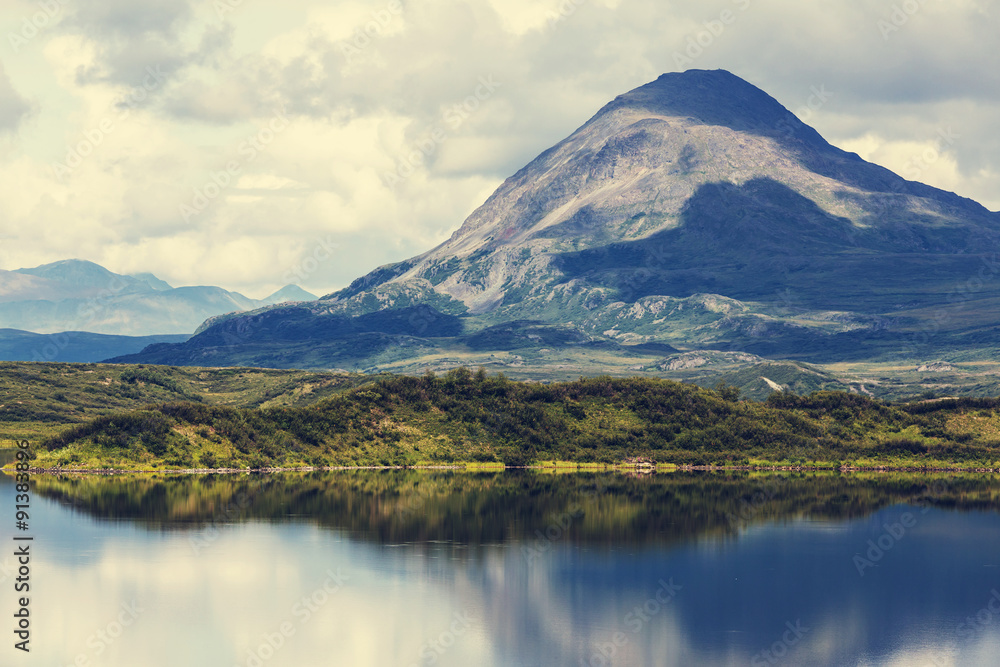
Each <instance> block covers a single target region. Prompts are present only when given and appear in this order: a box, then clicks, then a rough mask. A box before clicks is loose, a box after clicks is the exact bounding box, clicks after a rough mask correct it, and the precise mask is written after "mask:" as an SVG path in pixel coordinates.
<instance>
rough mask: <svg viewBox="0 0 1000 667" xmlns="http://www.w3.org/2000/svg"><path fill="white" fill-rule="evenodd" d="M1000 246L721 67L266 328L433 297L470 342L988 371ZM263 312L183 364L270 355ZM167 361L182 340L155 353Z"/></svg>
mask: <svg viewBox="0 0 1000 667" xmlns="http://www.w3.org/2000/svg"><path fill="white" fill-rule="evenodd" d="M998 242H1000V214H998V213H993V212H990V211H988V210H987V209H986V208H984V207H982V206H981V205H979V204H977V203H976V202H974V201H972V200H969V199H965V198H963V197H960V196H958V195H956V194H953V193H950V192H945V191H942V190H939V189H936V188H933V187H930V186H927V185H924V184H921V183H916V182H912V181H907V180H905V179H903V178H901V177H899V176H897V175H896V174H894V173H892V172H891V171H889V170H887V169H885V168H883V167H879V166H877V165H874V164H870V163H868V162H865V161H864V160H862V159H861V158H860V157H859V156H857V155H856V154H853V153H848V152H845V151H843V150H841V149H839V148H836V147H835V146H832V145H830V144H829V143H828V142H827V141H826V140H824V139H823V138H822V137H821V136H820V135H819V134H818V133H817V132H816V131H815V130H813V129H812V128H810V127H809V126H807V125H805V124H804V123H803V122H802V121H800V120H799V119H798V118H796V117H795V116H794V115H793V114H792V113H790V112H789V111H788V110H787V109H785V108H784V107H783V106H782V105H781V104H780V103H779V102H777V101H776V100H775V99H774V98H772V97H771V96H769V95H767V94H766V93H765V92H763V91H761V90H760V89H758V88H756V87H754V86H753V85H751V84H750V83H748V82H746V81H744V80H742V79H740V78H739V77H736V76H735V75H733V74H730V73H729V72H725V71H701V70H692V71H688V72H684V73H675V74H665V75H663V76H661V77H659V78H658V79H657V80H656V81H653V82H651V83H649V84H647V85H644V86H642V87H640V88H637V89H635V90H633V91H631V92H628V93H626V94H624V95H621V96H619V97H617V98H616V99H615V100H613V101H612V102H610V103H609V104H607V105H606V106H605V107H604V108H602V109H600V110H599V111H598V112H597V114H596V115H595V116H594V117H593V118H591V119H590V120H589V121H587V122H586V123H585V124H584V125H583V126H582V127H580V128H579V129H577V130H576V131H575V132H573V133H572V134H571V135H570V136H569V137H567V138H566V139H565V140H563V141H562V142H560V143H558V144H556V145H555V146H553V147H552V148H550V149H548V150H546V151H544V152H543V153H541V154H540V155H539V156H538V157H537V158H535V159H534V160H533V161H531V162H530V163H529V164H528V165H527V166H525V167H524V168H523V169H521V170H520V171H518V172H517V173H516V174H514V175H513V176H511V177H510V178H508V179H507V180H506V181H505V182H504V183H503V184H502V185H501V186H500V187H499V188H498V189H497V190H496V192H494V193H493V194H492V195H491V196H490V197H489V199H487V201H486V202H485V203H484V204H483V205H482V206H480V207H479V208H478V209H477V210H476V211H474V212H473V213H472V215H470V216H469V218H468V219H467V220H466V221H465V222H464V223H463V224H462V225H461V226H460V227H459V228H458V229H457V230H456V231H455V233H454V234H452V236H451V237H450V238H449V239H448V240H447V241H445V242H444V243H443V244H441V245H440V246H438V247H436V248H434V249H432V250H430V251H428V252H426V253H424V254H422V255H419V256H417V257H414V258H412V259H410V260H406V261H403V262H399V263H396V264H390V265H386V266H383V267H379V268H378V269H376V270H374V271H372V272H371V273H369V274H368V275H366V276H363V277H361V278H359V279H358V280H356V281H354V282H353V283H352V284H351V285H349V286H348V287H346V288H344V289H342V290H340V291H338V292H335V293H333V294H330V295H327V296H325V297H323V298H322V299H320V300H318V301H316V302H314V303H311V304H305V305H297V306H294V307H287V308H284V309H279V310H277V311H275V310H273V309H272V310H269V311H268V315H267V320H268V322H273V321H275V320H280V319H282V318H288V319H289V320H290V321H295V322H297V323H301V322H302V321H304V320H307V319H310V318H313V319H315V320H316V322H317V326H316V327H315V331H316V335H317V337H316V338H315V339H314V340H315V343H316V344H317V345H320V344H323V345H327V344H332V343H331V341H334V340H336V337H335V336H328V335H326V334H324V333H322V332H323V327H322V326H320V325H319V323H322V322H324V321H326V320H327V319H328V318H337V317H344V316H347V317H362V316H365V315H368V314H370V313H373V312H378V311H381V310H385V309H407V308H413V307H416V306H418V305H423V306H426V307H428V308H433V309H434V312H435V313H437V315H435V316H434V317H445V316H447V317H453V316H457V317H459V318H460V321H461V322H462V323H463V326H464V327H465V331H466V333H468V334H472V333H474V332H476V331H478V330H480V329H483V328H485V327H495V326H499V325H503V324H505V323H512V322H533V323H536V324H538V325H544V326H559V327H566V328H570V329H573V330H575V331H576V332H577V335H579V336H581V337H583V338H585V339H588V340H590V341H591V342H592V343H596V342H600V341H602V340H603V341H606V342H614V343H615V344H616V345H617V346H623V347H628V346H630V345H650V344H660V345H668V346H674V347H676V348H678V349H680V350H698V349H718V350H731V351H740V352H746V353H753V354H755V355H760V356H762V357H776V358H790V359H797V360H801V361H809V362H811V363H826V362H832V361H851V362H860V361H879V360H881V361H886V360H889V359H895V360H900V359H922V358H925V357H927V356H928V355H941V354H964V355H966V357H965V358H967V359H968V358H971V357H969V355H970V354H971V355H973V356H975V355H979V357H982V358H984V359H988V358H991V356H990V355H991V354H992V350H993V349H994V348H996V347H1000V344H998V343H1000V339H998V337H997V336H996V322H997V320H998V319H1000V308H998V306H1000V280H998V276H997V273H998V272H1000V263H998V262H997V261H996V256H995V254H994V253H993V252H990V249H993V248H996V247H997V244H998ZM256 317H258V315H257V314H247V315H245V316H237V317H235V318H226V319H225V321H214V322H207V323H206V325H205V326H203V327H202V329H201V333H200V334H199V335H198V336H195V337H193V338H192V339H191V340H189V341H187V342H186V343H184V346H183V349H184V350H186V351H187V352H185V355H182V356H185V357H186V355H189V353H190V351H191V350H192V349H195V348H197V347H198V346H199V345H202V344H205V345H210V346H211V345H213V344H212V343H211V341H212V338H211V337H210V335H211V333H212V327H213V326H223V325H225V326H227V327H236V328H240V327H242V329H241V330H242V334H241V336H242V337H241V339H240V342H239V343H238V344H237V345H235V346H231V347H230V349H229V350H228V351H222V352H221V356H220V357H216V358H215V361H216V362H217V363H225V362H226V359H236V358H238V359H239V362H240V363H242V364H249V365H252V364H256V363H265V359H266V363H275V360H274V358H273V356H268V354H266V353H262V355H261V356H258V355H257V353H256V352H255V346H256V345H258V344H260V343H263V342H265V341H264V340H263V338H260V337H258V336H257V334H255V328H254V326H255V325H254V322H255V319H254V318H256ZM330 321H333V320H332V319H331V320H330ZM269 326H271V325H269ZM296 326H297V327H298V326H300V324H297V325H296ZM202 336H204V338H202ZM300 342H301V341H300ZM429 347H431V348H434V350H435V351H434V352H429V351H428V350H427V346H424V347H422V346H421V345H415V344H411V345H410V349H411V350H412V351H414V353H416V354H424V355H426V359H427V360H428V363H430V362H431V361H432V360H433V358H434V357H435V355H437V356H440V355H441V354H445V353H447V354H451V355H456V356H460V355H461V354H463V353H464V354H466V357H465V358H467V359H469V358H471V357H469V356H468V354H469V353H472V352H481V350H475V349H473V348H470V347H469V346H468V345H467V341H463V340H460V339H459V338H455V339H454V340H452V341H451V342H450V343H448V344H447V345H445V347H444V348H442V343H441V342H440V341H438V342H436V343H434V344H433V345H430V346H429ZM612 347H614V346H612ZM170 349H177V350H178V351H179V350H180V349H182V348H165V347H162V346H161V347H159V348H158V350H159V352H158V358H160V359H169V358H170V353H169V350H170ZM545 349H549V348H548V347H546V348H545ZM609 349H610V348H609ZM550 352H552V351H551V350H550ZM637 352H638V351H637ZM559 353H560V352H559V351H558V350H557V351H555V352H552V354H553V355H558V354H559ZM550 356H551V355H550ZM663 356H664V355H660V357H663ZM143 358H144V356H143V355H142V354H140V355H136V356H134V357H132V359H135V360H142V359H143ZM178 358H180V357H178ZM932 358H936V356H932ZM477 359H478V360H482V356H481V355H480V356H479V357H477ZM369 361H371V360H366V359H365V358H364V355H363V354H358V355H355V358H354V361H353V362H352V366H350V367H353V368H363V367H365V366H367V365H368V363H369ZM550 361H551V360H550ZM281 363H285V364H292V365H296V364H308V363H313V361H312V360H310V359H309V358H308V356H304V355H302V354H299V355H295V354H292V355H288V356H286V357H285V358H284V359H282V360H281ZM608 363H609V364H611V365H612V366H613V365H614V364H613V363H612V362H611V360H608ZM652 363H653V362H652V361H650V364H652ZM569 366H570V367H571V368H573V369H575V367H574V366H573V363H570V364H569ZM379 367H380V368H385V367H386V366H385V365H379ZM629 368H631V366H629ZM643 368H645V366H643Z"/></svg>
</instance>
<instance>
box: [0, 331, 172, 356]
mask: <svg viewBox="0 0 1000 667" xmlns="http://www.w3.org/2000/svg"><path fill="white" fill-rule="evenodd" d="M187 338H188V335H187V334H179V335H166V336H109V335H105V334H95V333H88V332H86V331H64V332H61V333H57V334H37V333H32V332H30V331H19V330H17V329H0V360H3V361H60V362H62V361H65V362H76V363H84V362H96V361H100V360H101V359H107V358H108V357H112V356H116V355H122V354H134V353H136V352H139V351H140V350H142V349H144V348H146V347H148V346H150V345H155V344H158V343H181V342H183V341H185V340H187Z"/></svg>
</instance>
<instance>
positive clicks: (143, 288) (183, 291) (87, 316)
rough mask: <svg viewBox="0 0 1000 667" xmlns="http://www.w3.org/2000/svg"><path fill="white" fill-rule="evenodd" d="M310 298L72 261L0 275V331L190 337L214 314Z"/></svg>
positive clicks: (292, 291)
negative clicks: (183, 283) (173, 281)
mask: <svg viewBox="0 0 1000 667" xmlns="http://www.w3.org/2000/svg"><path fill="white" fill-rule="evenodd" d="M315 299H316V296H315V295H313V294H310V293H309V292H306V291H305V290H303V289H301V288H299V287H297V286H295V285H288V286H286V287H284V288H282V289H281V290H279V291H277V292H275V293H274V294H272V295H271V296H269V297H267V298H266V299H251V298H248V297H245V296H243V295H242V294H240V293H238V292H230V291H228V290H224V289H222V288H221V287H172V286H170V285H169V284H168V283H166V282H165V281H163V280H160V279H159V278H157V277H156V276H154V275H153V274H151V273H142V274H136V275H121V274H117V273H113V272H111V271H109V270H107V269H105V268H104V267H102V266H100V265H98V264H94V263H93V262H87V261H83V260H78V259H71V260H65V261H61V262H55V263H52V264H45V265H43V266H37V267H35V268H30V269H17V270H16V271H0V328H10V329H17V330H25V331H29V332H35V333H55V332H62V331H74V332H80V331H85V332H89V333H97V334H108V335H115V336H151V335H156V336H163V335H167V334H187V335H190V334H191V333H192V332H194V330H195V329H196V328H197V327H198V326H199V325H200V324H201V323H202V322H204V321H205V320H206V319H208V318H210V317H212V316H215V315H220V314H223V313H230V312H234V311H245V310H253V309H257V308H260V307H263V306H269V305H273V304H277V303H282V302H291V301H312V300H315ZM0 345H2V343H0Z"/></svg>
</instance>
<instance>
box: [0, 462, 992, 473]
mask: <svg viewBox="0 0 1000 667" xmlns="http://www.w3.org/2000/svg"><path fill="white" fill-rule="evenodd" d="M354 470H377V471H384V470H448V471H453V472H469V473H472V472H505V471H507V470H535V471H539V472H559V473H581V472H611V473H621V474H626V475H635V474H640V475H652V474H654V473H670V472H836V473H841V474H843V473H860V472H879V473H977V474H996V473H1000V469H997V468H984V467H961V466H924V467H900V466H840V467H838V468H834V467H825V466H787V465H774V466H749V465H746V466H713V465H675V464H661V465H659V466H622V465H614V464H606V465H601V466H598V465H594V464H581V465H573V464H561V465H555V466H554V465H529V466H505V465H495V466H489V467H479V466H467V465H463V464H460V463H459V464H442V465H412V466H303V467H291V468H283V467H267V468H142V469H130V468H38V467H31V468H28V470H27V471H20V472H27V473H28V474H31V475H65V474H76V475H81V474H83V475H87V474H89V475H129V474H136V475H149V474H160V473H162V474H170V475H236V474H251V473H253V474H274V473H288V472H342V471H354ZM0 472H5V473H11V474H13V473H15V472H16V471H15V470H14V468H13V467H8V466H4V467H3V468H0Z"/></svg>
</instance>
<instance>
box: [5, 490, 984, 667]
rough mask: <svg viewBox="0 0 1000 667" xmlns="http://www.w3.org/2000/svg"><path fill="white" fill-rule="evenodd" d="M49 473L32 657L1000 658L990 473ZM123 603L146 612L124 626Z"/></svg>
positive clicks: (469, 661) (563, 661) (263, 661)
mask: <svg viewBox="0 0 1000 667" xmlns="http://www.w3.org/2000/svg"><path fill="white" fill-rule="evenodd" d="M8 484H9V482H6V481H5V482H4V485H5V486H6V485H8ZM35 486H36V493H37V494H39V495H40V496H41V497H42V498H44V499H45V500H44V501H42V502H43V503H44V506H43V507H42V513H41V515H40V519H39V523H38V527H39V529H40V530H42V531H43V532H42V533H41V534H38V537H37V538H36V539H37V540H38V543H37V547H38V559H39V561H38V562H39V565H38V566H37V572H38V575H37V581H38V590H37V592H36V596H37V598H36V600H35V601H33V604H34V605H35V610H36V611H35V613H36V618H37V620H36V622H37V626H36V628H37V630H36V632H37V634H36V635H35V637H36V641H37V642H38V645H37V648H35V651H33V655H32V663H31V664H51V665H69V664H73V662H74V660H76V659H77V658H78V656H80V655H82V656H84V658H83V660H84V661H89V662H78V664H93V665H114V666H117V665H148V666H150V667H158V666H159V665H180V664H184V665H213V666H215V665H255V664H259V665H261V666H263V665H268V666H270V665H294V666H296V667H302V666H308V665H402V666H404V667H405V666H407V665H431V664H433V665H580V664H583V665H612V664H613V665H702V664H704V665H748V664H753V665H772V664H773V665H777V664H787V665H805V664H809V665H842V664H851V665H856V664H863V665H887V664H895V665H990V664H997V662H996V660H995V659H994V658H993V656H995V655H998V654H1000V602H998V604H997V605H995V606H996V608H997V611H996V613H994V612H993V611H992V610H991V608H990V603H991V599H992V597H991V596H992V595H993V592H994V591H995V590H1000V568H998V565H1000V556H998V554H1000V530H998V529H1000V517H998V515H997V514H996V512H995V509H996V508H997V507H1000V499H998V490H997V485H996V484H995V483H994V482H992V480H991V479H989V478H981V477H975V476H965V477H956V478H946V477H940V478H924V477H919V476H871V477H869V478H863V477H846V478H845V477H840V476H836V475H826V476H802V475H789V476H784V477H766V476H765V477H753V476H748V475H707V474H684V475H667V476H662V475H661V476H656V477H653V478H641V479H639V478H625V477H618V476H605V475H587V476H583V475H571V476H558V477H555V476H544V475H535V474H500V475H495V474H490V475H464V474H452V473H416V472H413V471H400V472H396V473H389V474H386V473H370V472H369V473H336V474H303V475H281V476H239V477H222V476H216V477H212V478H209V477H180V478H163V477H160V478H158V479H152V478H141V477H130V478H96V477H73V478H70V477H65V478H55V477H51V478H46V477H39V478H38V479H37V481H36V485H35ZM7 495H9V494H7V489H4V496H5V497H6V496H7ZM907 517H909V518H907ZM901 530H902V532H900V531H901ZM872 545H874V547H875V549H874V550H873V548H872ZM859 556H860V557H861V558H863V559H865V561H866V562H870V565H865V564H862V566H860V571H859V564H858V561H857V558H858V557H859ZM123 604H124V605H125V607H123V606H122V605H123ZM130 604H134V605H137V606H138V607H139V608H141V611H140V612H138V614H137V617H136V618H135V620H134V622H132V623H131V624H130V625H128V626H125V625H122V624H121V621H120V620H119V619H120V618H121V615H122V614H123V613H124V611H123V610H124V609H125V608H127V607H128V605H130ZM984 610H985V611H984ZM970 618H971V619H973V621H972V623H970V622H969V619H970ZM115 623H118V624H119V625H121V627H118V628H116V627H114V624H115ZM963 624H964V625H963ZM112 630H114V631H116V632H117V634H118V636H117V637H113V638H112V637H111V636H110V634H109V632H110V631H112ZM101 631H103V632H104V633H105V636H106V637H107V638H108V639H110V640H111V641H108V642H105V641H104V640H103V639H101V638H100V634H99V633H100V632H101ZM36 661H37V662H36ZM14 664H20V663H14ZM24 664H28V662H27V661H25V662H24Z"/></svg>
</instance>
